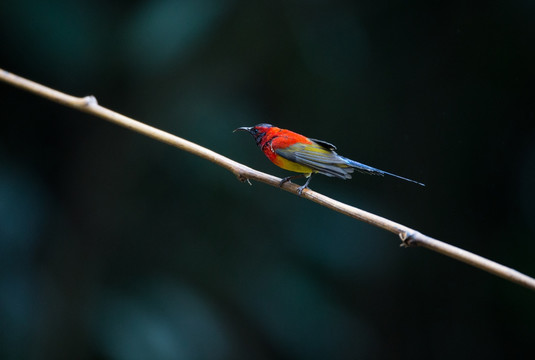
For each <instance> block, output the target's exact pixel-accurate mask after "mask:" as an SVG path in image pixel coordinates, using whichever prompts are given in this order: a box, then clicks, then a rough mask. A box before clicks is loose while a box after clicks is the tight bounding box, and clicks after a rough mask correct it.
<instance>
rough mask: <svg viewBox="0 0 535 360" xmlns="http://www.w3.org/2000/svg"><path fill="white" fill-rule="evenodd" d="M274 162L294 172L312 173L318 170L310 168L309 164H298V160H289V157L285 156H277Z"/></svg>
mask: <svg viewBox="0 0 535 360" xmlns="http://www.w3.org/2000/svg"><path fill="white" fill-rule="evenodd" d="M273 163H274V164H275V165H277V166H278V167H281V168H283V169H285V170H290V171H294V172H298V173H304V174H312V173H315V172H316V170H314V169H312V168H310V167H308V166H305V165H301V164H298V163H296V162H293V161H290V160H287V159H285V158H283V157H282V156H277V157H276V158H275V159H274V160H273Z"/></svg>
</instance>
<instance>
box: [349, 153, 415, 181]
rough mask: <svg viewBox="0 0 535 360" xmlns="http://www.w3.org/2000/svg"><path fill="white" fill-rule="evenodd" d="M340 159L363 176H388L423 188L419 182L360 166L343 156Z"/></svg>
mask: <svg viewBox="0 0 535 360" xmlns="http://www.w3.org/2000/svg"><path fill="white" fill-rule="evenodd" d="M340 158H342V160H344V161H345V162H346V163H347V164H348V165H349V166H351V167H352V168H354V169H355V170H357V171H360V172H361V173H364V174H370V175H379V176H384V175H389V176H393V177H395V178H398V179H401V180H405V181H409V182H411V183H415V184H418V185H420V186H425V184H422V183H421V182H418V181H414V180H411V179H407V178H404V177H403V176H399V175H396V174H392V173H389V172H386V171H383V170H379V169H376V168H374V167H371V166H368V165H364V164H361V163H359V162H357V161H355V160H351V159H348V158H346V157H343V156H340Z"/></svg>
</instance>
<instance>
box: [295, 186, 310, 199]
mask: <svg viewBox="0 0 535 360" xmlns="http://www.w3.org/2000/svg"><path fill="white" fill-rule="evenodd" d="M305 189H308V185H306V184H305V185H303V186H299V187H298V188H297V194H298V195H299V196H301V195H302V194H303V190H305Z"/></svg>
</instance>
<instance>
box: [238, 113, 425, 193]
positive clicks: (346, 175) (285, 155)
mask: <svg viewBox="0 0 535 360" xmlns="http://www.w3.org/2000/svg"><path fill="white" fill-rule="evenodd" d="M234 131H247V132H248V133H250V134H251V135H252V136H253V138H254V139H255V141H256V144H257V145H258V146H259V147H260V150H262V152H264V154H265V155H266V156H267V158H268V159H269V160H271V162H272V163H274V164H275V165H277V166H278V167H281V168H283V169H286V170H290V171H294V172H298V173H301V174H299V175H294V176H288V177H285V178H284V179H282V181H281V182H280V186H282V185H283V184H284V183H285V182H287V181H289V180H291V179H295V178H298V177H302V176H304V177H306V178H307V181H306V182H305V184H304V185H303V186H301V187H299V189H297V192H298V194H299V195H301V193H302V192H303V190H304V189H306V188H307V187H308V184H309V183H310V179H311V178H312V174H315V173H318V174H322V175H326V176H330V177H338V178H342V179H351V173H352V172H353V171H354V170H357V171H359V172H362V173H365V174H371V175H380V176H383V175H390V176H393V177H397V178H398V179H402V180H406V181H410V182H412V183H415V184H418V185H421V186H425V185H424V184H422V183H419V182H417V181H414V180H410V179H407V178H404V177H401V176H399V175H395V174H391V173H389V172H386V171H383V170H379V169H376V168H373V167H371V166H368V165H364V164H361V163H359V162H356V161H354V160H351V159H348V158H345V157H343V156H340V155H338V154H337V153H336V152H335V150H336V146H334V145H333V144H330V143H328V142H326V141H322V140H316V139H311V138H307V137H305V136H303V135H300V134H297V133H294V132H293V131H290V130H285V129H280V128H278V127H275V126H272V125H270V124H258V125H256V126H252V127H240V128H237V129H236V130H234Z"/></svg>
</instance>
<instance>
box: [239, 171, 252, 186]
mask: <svg viewBox="0 0 535 360" xmlns="http://www.w3.org/2000/svg"><path fill="white" fill-rule="evenodd" d="M236 177H237V178H238V180H240V181H241V182H247V184H249V185H251V186H252V185H253V184H251V181H250V180H249V178H248V177H245V176H244V175H243V174H237V175H236Z"/></svg>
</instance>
